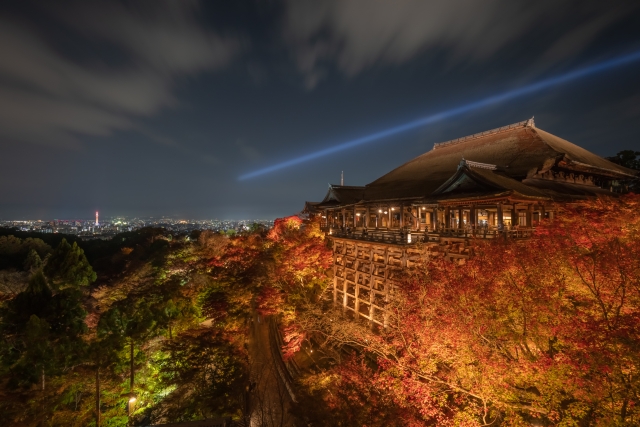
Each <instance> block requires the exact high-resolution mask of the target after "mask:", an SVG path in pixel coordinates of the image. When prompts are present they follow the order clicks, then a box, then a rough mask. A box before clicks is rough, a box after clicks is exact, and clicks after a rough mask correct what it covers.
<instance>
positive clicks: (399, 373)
mask: <svg viewBox="0 0 640 427" xmlns="http://www.w3.org/2000/svg"><path fill="white" fill-rule="evenodd" d="M639 207H640V198H639V197H638V196H634V195H629V196H625V197H624V198H620V199H602V200H594V201H590V202H585V203H583V204H581V205H580V206H577V207H566V208H565V209H566V210H565V212H563V214H562V215H559V217H558V218H556V220H555V221H554V222H553V223H543V224H542V225H541V226H540V227H539V228H538V229H537V230H536V233H535V235H534V236H533V237H532V238H531V239H530V240H527V241H504V240H495V241H492V242H490V243H488V244H483V243H480V242H478V243H477V251H476V256H474V257H473V258H472V259H470V260H467V262H465V263H464V264H454V263H451V262H449V261H444V260H443V259H431V260H430V261H428V262H427V263H425V264H424V265H423V266H422V267H421V268H418V269H414V270H413V271H411V272H410V274H409V275H408V276H407V277H406V279H405V280H403V282H402V283H401V284H400V285H399V286H397V287H396V291H395V292H394V298H393V300H392V303H391V304H390V306H389V307H388V310H389V311H390V322H389V328H387V329H386V330H381V331H379V333H372V332H371V331H369V329H368V328H366V327H362V326H361V325H359V324H357V322H353V321H345V320H344V319H343V318H342V317H340V316H331V315H330V314H327V315H325V316H324V317H320V316H317V315H314V316H313V317H311V318H310V317H306V316H298V318H297V322H298V323H299V325H300V326H299V327H300V329H302V330H303V331H305V332H306V333H313V334H315V335H316V336H321V337H323V338H324V339H325V340H326V341H327V342H328V343H333V344H332V345H334V346H335V347H337V348H342V349H345V348H350V349H355V350H357V351H359V352H361V354H363V355H366V357H367V358H368V360H371V361H375V367H371V370H370V371H368V372H367V371H366V370H351V371H350V374H349V375H348V376H343V377H342V379H341V381H343V383H342V386H341V387H342V389H344V387H354V388H355V390H358V393H363V392H364V391H366V390H367V388H368V387H370V386H373V387H374V388H375V390H376V391H377V392H378V393H381V394H382V396H381V397H382V398H383V399H382V401H385V400H384V399H391V400H392V401H393V402H394V405H395V407H397V408H401V409H403V410H402V411H401V413H400V414H399V415H398V416H399V417H400V418H401V419H403V423H405V424H407V425H411V424H415V425H423V424H428V423H431V424H437V425H496V424H502V425H521V424H531V423H541V424H543V425H546V424H561V425H634V424H637V423H638V422H640V418H639V417H640V414H639V413H638V410H637V407H638V403H639V402H638V396H639V395H640V376H638V375H637V372H639V371H640V357H639V356H638V355H639V354H640V329H639V328H640V322H638V320H640V286H638V283H640V244H639V243H640V219H639V218H638V216H637V212H638V208H639ZM319 341H320V340H319ZM328 345H329V344H328ZM341 366H344V365H343V364H338V365H336V367H335V368H332V370H330V371H329V372H330V373H331V372H334V373H337V372H340V369H342V368H341ZM345 381H346V382H350V383H351V385H349V384H345V383H344V382H345ZM316 388H317V387H316ZM328 392H331V393H334V391H333V390H331V389H329V390H328ZM328 392H327V393H326V394H324V395H323V396H324V397H323V400H324V401H325V402H328V403H327V404H330V403H331V399H330V398H329V397H328V396H330V394H329V393H328ZM366 404H368V403H363V405H366ZM329 407H330V406H327V408H329ZM365 407H366V406H365Z"/></svg>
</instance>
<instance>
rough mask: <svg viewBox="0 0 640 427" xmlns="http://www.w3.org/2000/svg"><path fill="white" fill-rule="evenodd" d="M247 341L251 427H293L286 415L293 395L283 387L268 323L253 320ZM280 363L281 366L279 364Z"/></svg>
mask: <svg viewBox="0 0 640 427" xmlns="http://www.w3.org/2000/svg"><path fill="white" fill-rule="evenodd" d="M252 323H253V324H252V327H251V336H250V339H249V357H250V359H251V365H252V366H251V380H252V391H251V394H250V397H249V402H248V403H249V407H250V413H251V427H287V426H291V425H293V423H292V419H291V417H290V415H289V408H290V405H291V404H292V393H291V392H290V390H289V389H287V385H286V384H285V381H286V380H285V378H284V375H285V373H284V372H282V367H281V366H282V363H281V361H278V360H276V359H275V357H279V356H277V355H278V349H277V348H273V344H272V339H271V337H270V335H269V319H268V318H263V317H262V316H259V315H258V314H255V315H254V316H253V322H252ZM279 362H280V363H279Z"/></svg>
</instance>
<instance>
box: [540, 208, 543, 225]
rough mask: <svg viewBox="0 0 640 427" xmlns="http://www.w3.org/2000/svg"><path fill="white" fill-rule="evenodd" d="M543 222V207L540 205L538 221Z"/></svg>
mask: <svg viewBox="0 0 640 427" xmlns="http://www.w3.org/2000/svg"><path fill="white" fill-rule="evenodd" d="M542 220H544V205H540V221H542Z"/></svg>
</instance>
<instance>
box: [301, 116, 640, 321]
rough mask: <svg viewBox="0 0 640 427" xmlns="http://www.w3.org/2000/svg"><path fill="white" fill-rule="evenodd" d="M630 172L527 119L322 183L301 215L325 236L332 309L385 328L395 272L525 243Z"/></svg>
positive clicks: (614, 188) (618, 186)
mask: <svg viewBox="0 0 640 427" xmlns="http://www.w3.org/2000/svg"><path fill="white" fill-rule="evenodd" d="M636 174H637V171H634V170H631V169H627V168H625V167H622V166H619V165H617V164H615V163H612V162H610V161H608V160H605V159H603V158H602V157H600V156H597V155H596V154H593V153H591V152H589V151H587V150H585V149H583V148H581V147H578V146H577V145H575V144H572V143H570V142H568V141H566V140H564V139H561V138H558V137H557V136H554V135H552V134H550V133H548V132H545V131H543V130H541V129H538V128H536V127H535V123H534V121H533V119H530V120H527V121H523V122H520V123H516V124H513V125H509V126H504V127H501V128H498V129H493V130H490V131H486V132H481V133H478V134H474V135H470V136H466V137H463V138H458V139H454V140H451V141H447V142H442V143H438V144H435V145H434V147H433V149H431V150H430V151H429V152H427V153H425V154H423V155H421V156H418V157H416V158H415V159H413V160H411V161H409V162H407V163H405V164H404V165H402V166H400V167H398V168H396V169H394V170H392V171H391V172H389V173H387V174H386V175H383V176H382V177H380V178H378V179H377V180H375V181H373V182H372V183H370V184H367V185H365V186H363V187H357V186H345V185H330V186H329V191H328V192H327V195H326V196H325V198H324V200H322V202H319V203H312V202H307V203H306V206H305V211H306V212H308V213H311V214H314V215H319V216H321V217H322V220H323V227H324V229H325V231H326V233H327V235H328V237H329V238H330V239H331V240H332V247H333V252H334V279H333V281H334V283H333V299H334V303H335V304H339V305H342V307H343V308H344V310H345V311H351V312H354V313H357V314H358V315H359V316H360V317H363V318H365V319H367V320H369V321H370V322H371V324H372V325H373V324H378V325H383V326H386V322H387V319H386V318H387V316H386V315H385V311H384V307H385V305H386V302H387V301H388V300H389V297H390V293H391V292H392V291H393V284H394V281H395V278H397V273H398V272H399V271H400V270H401V269H403V268H406V267H411V265H413V264H414V263H415V262H416V261H417V260H418V259H420V258H422V257H424V256H425V255H427V256H444V257H446V258H448V259H452V260H455V259H465V258H468V257H469V256H470V255H472V252H473V240H474V239H478V238H480V239H485V238H496V237H501V238H511V239H521V238H526V237H528V236H529V235H530V234H531V232H532V230H533V229H534V228H535V227H536V225H537V224H538V223H539V221H540V220H542V219H548V220H553V218H554V216H556V215H561V214H562V206H563V205H564V204H567V203H579V202H580V201H581V200H585V199H586V198H590V197H596V196H598V195H605V194H608V195H611V194H612V193H620V192H624V191H625V189H626V186H627V185H628V183H629V182H631V180H633V179H634V178H635V176H636Z"/></svg>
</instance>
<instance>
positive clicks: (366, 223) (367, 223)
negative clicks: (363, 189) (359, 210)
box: [364, 206, 371, 228]
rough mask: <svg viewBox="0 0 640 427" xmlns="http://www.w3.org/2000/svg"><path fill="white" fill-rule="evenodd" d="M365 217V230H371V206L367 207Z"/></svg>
mask: <svg viewBox="0 0 640 427" xmlns="http://www.w3.org/2000/svg"><path fill="white" fill-rule="evenodd" d="M364 214H365V217H364V228H369V217H370V216H371V212H370V211H369V206H367V210H366V211H365V213H364Z"/></svg>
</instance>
